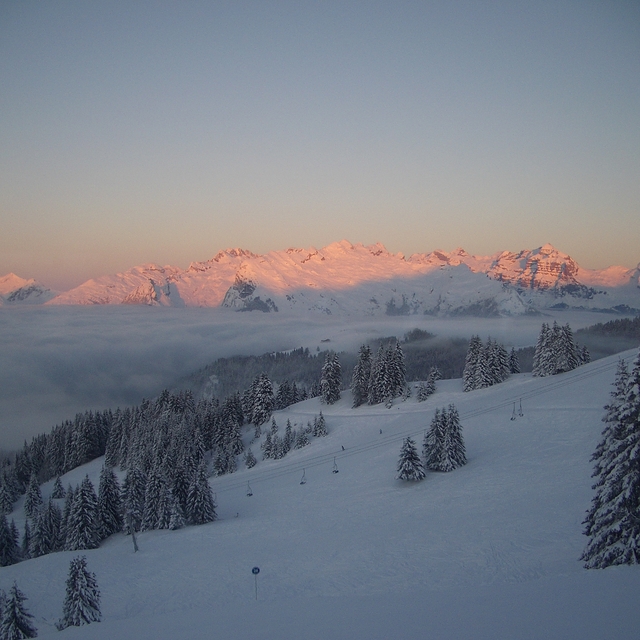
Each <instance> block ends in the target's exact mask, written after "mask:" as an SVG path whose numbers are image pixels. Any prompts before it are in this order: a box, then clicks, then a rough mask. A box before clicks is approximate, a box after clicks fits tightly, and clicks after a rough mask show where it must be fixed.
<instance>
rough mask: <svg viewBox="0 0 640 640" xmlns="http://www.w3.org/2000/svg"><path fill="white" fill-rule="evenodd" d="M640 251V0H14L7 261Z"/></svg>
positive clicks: (9, 11) (1, 152) (2, 223)
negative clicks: (226, 253)
mask: <svg viewBox="0 0 640 640" xmlns="http://www.w3.org/2000/svg"><path fill="white" fill-rule="evenodd" d="M342 238H347V239H349V240H351V241H352V242H364V243H373V242H376V241H381V242H383V243H384V244H385V245H386V246H387V248H388V249H390V250H392V251H402V252H404V253H405V254H407V255H408V254H411V253H413V252H423V251H431V250H433V249H436V248H441V249H444V250H451V249H453V248H455V247H457V246H462V247H464V248H465V249H467V251H469V252H471V253H476V254H490V253H494V252H495V251H498V250H502V249H509V250H519V249H525V248H535V247H537V246H540V245H542V244H544V243H546V242H551V243H552V244H554V245H555V246H556V247H557V248H559V249H561V250H563V251H566V252H567V253H569V254H571V255H572V256H573V257H574V258H575V259H576V260H577V261H578V262H579V263H580V264H581V265H582V266H585V267H591V268H600V267H605V266H608V265H610V264H622V265H625V266H628V267H633V266H635V265H636V264H637V263H638V261H639V260H640V3H638V2H637V1H629V2H625V1H623V0H621V1H615V2H614V1H613V0H612V1H606V2H605V1H602V2H595V1H590V0H579V1H575V2H567V1H562V0H555V1H551V2H540V1H536V2H515V1H505V2H501V1H499V0H495V1H491V2H437V1H436V2H428V1H426V0H425V1H422V2H401V1H394V2H374V1H369V2H345V1H344V0H343V1H341V2H330V1H323V2H312V1H310V2H300V1H297V2H282V1H279V2H268V1H256V2H242V1H237V0H236V1H233V2H215V1H212V0H210V1H207V2H160V1H153V2H130V1H126V2H113V1H108V0H105V1H104V2H86V0H82V1H78V2H75V1H59V2H57V1H51V2H35V1H33V2H32V1H28V0H26V1H18V0H4V1H3V2H0V275H2V274H5V273H8V272H9V271H13V272H15V273H17V274H18V275H21V276H22V277H35V278H36V279H38V280H40V281H42V282H44V283H45V284H48V285H49V286H52V287H54V288H58V289H67V288H69V287H71V286H75V285H78V284H80V283H81V282H83V281H84V280H86V279H88V278H90V277H95V276H99V275H102V274H105V273H113V272H116V271H123V270H125V269H127V268H129V267H131V266H134V265H136V264H141V263H144V262H157V263H160V264H173V265H176V266H180V267H186V266H188V264H189V262H190V261H192V260H206V259H209V258H211V257H212V256H213V255H214V254H215V253H216V252H217V251H218V250H219V249H222V248H225V247H230V246H240V247H243V248H247V249H250V250H252V251H255V252H258V253H261V252H266V251H269V250H273V249H284V248H287V247H289V246H302V247H307V246H310V245H315V246H317V247H321V246H323V245H325V244H328V243H330V242H332V241H335V240H340V239H342Z"/></svg>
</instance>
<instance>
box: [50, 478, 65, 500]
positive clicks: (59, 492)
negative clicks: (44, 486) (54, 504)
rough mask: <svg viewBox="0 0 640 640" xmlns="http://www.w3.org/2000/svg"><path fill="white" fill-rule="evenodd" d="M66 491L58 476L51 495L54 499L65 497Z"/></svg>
mask: <svg viewBox="0 0 640 640" xmlns="http://www.w3.org/2000/svg"><path fill="white" fill-rule="evenodd" d="M64 496H65V492H64V487H63V486H62V481H61V480H60V476H58V477H57V478H56V481H55V482H54V483H53V490H52V491H51V497H52V498H53V499H54V500H60V499H61V498H64Z"/></svg>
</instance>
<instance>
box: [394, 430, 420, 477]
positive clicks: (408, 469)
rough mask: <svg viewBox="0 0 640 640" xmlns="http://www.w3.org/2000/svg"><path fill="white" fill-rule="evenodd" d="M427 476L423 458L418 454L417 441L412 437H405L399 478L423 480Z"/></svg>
mask: <svg viewBox="0 0 640 640" xmlns="http://www.w3.org/2000/svg"><path fill="white" fill-rule="evenodd" d="M424 476H425V473H424V467H423V466H422V460H420V456H419V455H418V450H417V449H416V443H415V442H414V441H413V440H412V439H411V438H405V439H404V442H403V443H402V449H401V450H400V459H399V460H398V475H397V476H396V477H397V478H398V479H399V480H413V481H416V482H417V481H418V480H422V479H423V478H424Z"/></svg>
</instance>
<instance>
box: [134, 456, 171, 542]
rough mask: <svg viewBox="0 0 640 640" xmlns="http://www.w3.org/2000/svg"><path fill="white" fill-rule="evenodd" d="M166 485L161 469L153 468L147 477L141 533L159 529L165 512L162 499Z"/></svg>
mask: <svg viewBox="0 0 640 640" xmlns="http://www.w3.org/2000/svg"><path fill="white" fill-rule="evenodd" d="M166 484H167V482H166V479H165V478H164V476H163V475H162V472H161V471H160V469H159V468H158V467H157V466H156V467H153V468H152V469H151V471H150V473H149V475H148V476H147V486H146V488H145V494H144V508H143V509H142V522H141V524H140V531H149V530H150V529H158V528H159V527H158V522H159V519H160V517H161V515H162V511H163V504H162V499H163V497H164V493H165V487H166Z"/></svg>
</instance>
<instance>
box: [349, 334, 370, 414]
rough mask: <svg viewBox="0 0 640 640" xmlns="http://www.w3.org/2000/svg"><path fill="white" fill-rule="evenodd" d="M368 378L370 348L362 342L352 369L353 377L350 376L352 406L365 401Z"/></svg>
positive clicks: (357, 405)
mask: <svg viewBox="0 0 640 640" xmlns="http://www.w3.org/2000/svg"><path fill="white" fill-rule="evenodd" d="M370 378H371V349H370V348H369V347H368V346H367V345H364V344H363V345H362V346H361V347H360V351H359V352H358V361H357V363H356V366H355V367H354V369H353V377H352V378H351V393H352V396H353V407H354V408H355V407H359V406H360V405H361V404H364V403H365V402H367V397H368V392H369V379H370Z"/></svg>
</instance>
